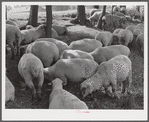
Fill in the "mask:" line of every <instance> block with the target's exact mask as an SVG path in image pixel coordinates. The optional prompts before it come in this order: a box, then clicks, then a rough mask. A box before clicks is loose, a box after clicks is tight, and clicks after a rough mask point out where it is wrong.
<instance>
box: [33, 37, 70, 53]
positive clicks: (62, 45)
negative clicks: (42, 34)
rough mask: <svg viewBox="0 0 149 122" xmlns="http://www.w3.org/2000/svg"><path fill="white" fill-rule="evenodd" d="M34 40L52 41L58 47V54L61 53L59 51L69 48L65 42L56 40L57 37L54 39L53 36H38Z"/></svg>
mask: <svg viewBox="0 0 149 122" xmlns="http://www.w3.org/2000/svg"><path fill="white" fill-rule="evenodd" d="M35 41H47V42H52V43H54V44H55V45H56V46H57V48H58V49H59V55H61V53H62V52H63V51H64V50H67V49H69V46H68V45H67V44H66V43H65V42H63V41H61V40H58V39H54V38H40V39H36V40H35Z"/></svg>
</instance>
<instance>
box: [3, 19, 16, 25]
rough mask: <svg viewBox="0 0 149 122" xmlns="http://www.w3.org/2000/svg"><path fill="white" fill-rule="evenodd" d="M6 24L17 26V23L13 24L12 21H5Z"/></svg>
mask: <svg viewBox="0 0 149 122" xmlns="http://www.w3.org/2000/svg"><path fill="white" fill-rule="evenodd" d="M6 24H10V25H15V26H17V23H15V22H14V21H11V20H6Z"/></svg>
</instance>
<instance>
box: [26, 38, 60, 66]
mask: <svg viewBox="0 0 149 122" xmlns="http://www.w3.org/2000/svg"><path fill="white" fill-rule="evenodd" d="M26 53H32V54H34V55H35V56H37V57H38V58H39V59H40V60H41V61H42V63H43V65H44V67H49V66H51V65H52V64H54V63H55V62H56V61H57V60H58V59H59V50H58V48H57V46H56V45H55V44H54V43H52V42H47V41H35V42H33V43H31V44H29V45H28V47H27V49H26Z"/></svg>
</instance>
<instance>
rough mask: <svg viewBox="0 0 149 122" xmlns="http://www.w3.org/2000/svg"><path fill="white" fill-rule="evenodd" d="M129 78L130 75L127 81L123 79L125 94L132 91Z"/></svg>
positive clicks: (123, 91) (123, 92)
mask: <svg viewBox="0 0 149 122" xmlns="http://www.w3.org/2000/svg"><path fill="white" fill-rule="evenodd" d="M129 80H130V78H129V77H128V78H126V80H125V81H123V87H122V94H123V95H124V96H125V95H127V94H129V93H130V91H129V90H130V82H131V81H129Z"/></svg>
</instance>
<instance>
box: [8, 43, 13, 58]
mask: <svg viewBox="0 0 149 122" xmlns="http://www.w3.org/2000/svg"><path fill="white" fill-rule="evenodd" d="M8 46H9V47H10V48H11V52H12V57H11V60H13V59H14V47H13V45H12V44H8Z"/></svg>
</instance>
